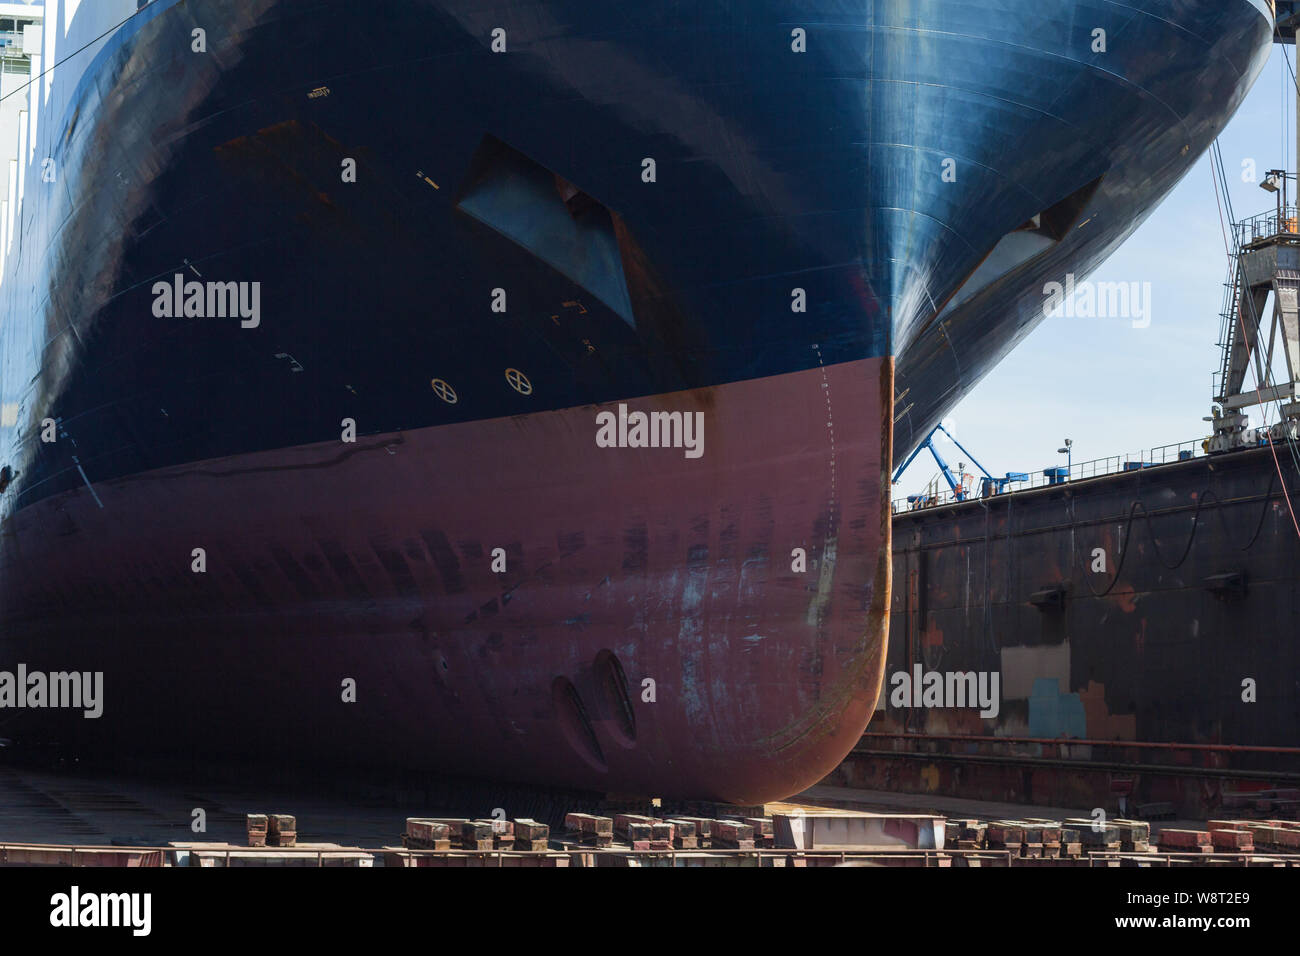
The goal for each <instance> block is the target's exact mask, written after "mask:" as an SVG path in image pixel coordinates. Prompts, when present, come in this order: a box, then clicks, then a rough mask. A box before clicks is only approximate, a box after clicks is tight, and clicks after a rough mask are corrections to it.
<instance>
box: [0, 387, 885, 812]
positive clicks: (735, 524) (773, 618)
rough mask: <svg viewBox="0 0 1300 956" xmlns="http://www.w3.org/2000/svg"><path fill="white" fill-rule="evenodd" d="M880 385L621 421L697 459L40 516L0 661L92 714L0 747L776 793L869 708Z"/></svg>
mask: <svg viewBox="0 0 1300 956" xmlns="http://www.w3.org/2000/svg"><path fill="white" fill-rule="evenodd" d="M890 387H891V377H890V366H889V363H888V362H881V361H866V362H860V363H850V364H845V365H839V366H835V367H832V368H828V369H824V370H815V371H809V372H802V373H796V374H794V375H790V376H785V377H782V378H779V379H765V380H760V381H756V382H745V383H738V384H734V385H728V386H722V387H719V388H716V389H710V390H705V391H700V392H685V393H678V394H675V395H673V396H667V397H663V398H662V400H661V401H659V402H656V401H654V400H653V399H646V400H641V401H635V402H632V403H630V404H629V405H627V406H625V407H626V409H627V414H628V415H633V414H635V413H636V412H637V411H639V410H644V409H648V408H654V407H662V406H663V405H671V406H673V407H674V408H676V409H677V410H679V411H681V412H684V413H694V412H696V411H701V412H703V413H704V414H705V415H707V418H706V421H707V423H708V425H707V427H708V429H709V430H708V431H707V432H706V445H705V448H704V450H705V454H704V455H703V456H702V457H701V458H699V459H692V458H689V457H687V456H686V455H685V454H684V450H683V449H679V448H616V447H615V448H601V447H598V446H597V443H596V441H595V437H596V433H597V430H598V429H597V424H596V422H597V416H598V415H599V414H601V412H602V411H611V413H617V409H616V408H615V409H609V408H602V407H598V406H592V407H588V408H579V409H570V410H563V411H556V412H544V413H539V414H536V415H528V416H516V417H511V418H503V419H494V420H489V421H484V422H474V423H466V424H461V425H448V426H443V427H441V428H436V429H423V430H417V431H413V432H400V433H394V434H388V435H376V436H367V437H365V438H363V439H361V440H358V441H357V442H356V443H355V444H342V445H341V444H339V443H327V444H323V445H310V446H304V447H301V448H295V449H286V450H282V451H272V452H265V453H260V454H256V455H248V456H240V457H237V458H228V459H218V460H212V461H205V462H198V463H194V464H192V465H187V466H181V467H178V468H173V469H163V470H159V471H153V472H145V473H142V474H139V475H134V476H131V477H129V478H122V479H115V480H112V481H108V482H102V483H97V484H96V486H95V496H92V495H91V493H90V492H89V490H86V489H83V490H81V491H78V492H74V493H71V494H69V495H65V496H58V497H56V498H52V499H47V500H46V501H44V502H42V503H41V504H38V505H36V506H34V507H32V508H28V509H24V510H23V512H21V514H20V515H19V516H18V517H17V519H16V520H15V521H14V522H13V523H12V524H11V527H10V534H9V535H8V536H7V537H6V538H5V541H4V544H3V548H4V553H5V566H6V568H7V574H6V586H7V589H8V592H7V593H8V594H9V595H10V596H11V600H12V601H14V603H15V605H16V606H19V607H22V608H24V609H25V611H26V614H25V615H24V616H23V617H17V616H12V615H11V616H10V618H9V628H10V630H9V634H10V640H9V641H8V642H7V644H6V651H7V654H8V655H12V656H13V657H14V658H15V659H17V660H20V661H23V662H25V663H26V665H27V667H28V669H29V671H62V670H66V669H68V668H69V667H75V668H76V669H77V670H81V671H100V672H102V673H103V674H104V682H105V684H104V686H105V690H104V700H103V714H102V716H100V717H98V718H93V719H87V718H85V717H83V716H82V713H81V712H80V711H69V712H63V713H60V712H55V711H43V712H37V711H29V712H28V714H27V715H26V717H27V719H26V720H22V721H21V725H22V740H23V743H24V745H25V746H27V747H41V746H43V744H44V743H46V742H47V741H48V742H50V743H54V742H56V741H57V742H59V744H60V746H61V749H62V751H63V752H64V753H65V754H67V755H68V756H84V757H92V756H93V757H95V758H96V759H98V760H111V759H113V758H114V756H115V755H129V754H131V753H134V752H137V751H139V750H141V749H142V748H145V747H147V749H150V750H152V751H154V752H166V751H168V750H172V751H174V752H175V753H176V754H178V755H184V754H187V753H189V752H191V751H193V750H196V749H197V750H199V751H201V752H205V753H210V754H214V755H218V756H222V757H226V758H231V759H233V758H242V759H251V760H253V761H255V762H256V761H268V762H269V761H273V760H275V759H276V758H277V757H283V756H285V755H292V761H293V762H295V763H308V764H310V765H313V766H317V767H323V766H331V765H333V766H347V765H350V766H354V767H364V766H367V765H370V766H379V765H384V766H399V767H403V768H405V769H407V770H410V771H412V772H420V771H435V770H438V769H444V770H445V769H447V768H454V769H455V770H456V772H458V773H461V774H468V775H474V776H482V777H492V778H498V779H507V780H528V781H537V782H543V783H548V784H555V785H562V786H569V787H579V788H582V789H590V790H619V791H624V792H634V793H653V794H662V795H665V796H679V797H703V798H712V799H718V800H731V801H737V802H754V801H760V800H764V799H772V798H776V797H780V796H785V795H787V794H788V793H791V792H794V791H797V790H799V789H801V788H802V787H805V786H807V785H810V784H812V783H814V782H815V781H816V780H818V779H820V778H821V777H822V776H824V775H825V774H826V773H828V772H829V771H830V770H831V769H832V768H833V767H834V766H835V764H836V763H837V762H838V760H839V758H840V757H841V756H842V755H843V753H844V752H845V751H846V750H847V749H848V748H849V747H850V746H852V744H853V743H854V742H855V741H856V740H857V739H858V737H859V736H860V735H861V732H862V730H863V728H864V727H865V726H866V723H867V720H868V718H869V716H870V714H871V712H872V709H873V708H874V706H875V695H876V691H877V689H878V687H879V683H880V675H881V668H882V665H883V659H884V658H883V652H884V647H883V644H882V642H881V640H880V634H881V630H882V626H883V624H884V622H885V620H886V607H885V602H884V599H885V596H886V595H887V594H888V575H889V562H888V560H887V557H886V556H887V554H888V550H887V542H888V535H889V525H888V506H887V503H886V504H883V505H882V503H883V502H886V498H885V492H886V490H887V489H886V487H885V485H884V483H883V479H882V478H881V475H882V473H883V472H884V470H885V468H884V463H887V462H888V461H889V448H888V445H887V440H888V435H889V431H888V429H885V428H882V427H881V423H882V419H881V410H882V409H883V408H885V407H887V405H888V399H889V395H890ZM773 403H775V404H773ZM774 407H775V408H779V409H782V410H783V411H782V412H781V413H780V414H772V409H773V408H774ZM881 436H885V442H884V443H882V440H881ZM772 449H780V454H779V455H773V454H769V453H768V452H769V450H772ZM520 463H526V467H520ZM840 475H842V476H844V477H842V478H841V477H839V476H840ZM854 476H856V477H854ZM539 479H542V480H539ZM96 496H97V498H98V501H97V500H96ZM101 505H102V507H101ZM234 515H238V518H237V520H236V519H232V516H234ZM196 548H197V549H201V551H202V556H201V560H199V559H196V557H195V552H194V549H196ZM498 549H500V550H499V551H498ZM494 552H496V554H494ZM109 555H111V556H112V558H111V560H106V556H109ZM196 562H197V563H196ZM196 632H201V634H202V637H203V639H202V640H201V641H198V640H194V637H195V634H196ZM15 634H21V635H23V637H21V638H17V639H16V638H15V637H14V635H15ZM11 713H13V714H18V713H19V712H11ZM17 722H19V718H18V717H15V723H17ZM12 733H13V731H12V730H11V734H12ZM685 739H689V740H690V741H691V742H692V743H691V746H690V747H689V748H687V747H683V746H681V741H682V740H685Z"/></svg>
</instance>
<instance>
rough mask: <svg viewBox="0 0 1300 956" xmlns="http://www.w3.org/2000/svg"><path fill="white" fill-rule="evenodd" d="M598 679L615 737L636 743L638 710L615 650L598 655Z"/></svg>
mask: <svg viewBox="0 0 1300 956" xmlns="http://www.w3.org/2000/svg"><path fill="white" fill-rule="evenodd" d="M594 669H595V672H596V679H597V680H598V681H599V682H600V686H601V690H602V692H603V694H604V697H605V707H606V709H607V711H608V713H609V717H610V720H611V723H612V724H613V727H614V732H615V739H617V740H618V741H619V743H622V744H626V745H628V746H631V745H632V744H635V743H636V712H635V711H634V710H633V709H632V697H631V695H630V694H629V692H628V686H627V674H625V673H624V671H623V665H622V663H621V662H620V661H619V659H618V657H617V656H615V654H614V652H613V651H609V650H604V651H601V652H600V653H599V654H597V655H596V663H595V667H594Z"/></svg>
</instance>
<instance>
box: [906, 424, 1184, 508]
mask: <svg viewBox="0 0 1300 956" xmlns="http://www.w3.org/2000/svg"><path fill="white" fill-rule="evenodd" d="M1204 441H1205V439H1197V440H1193V441H1184V442H1177V443H1176V444H1172V445H1160V446H1158V447H1156V448H1151V449H1148V450H1147V451H1143V452H1137V453H1135V454H1131V455H1110V456H1109V457H1106V458H1093V459H1090V460H1088V461H1076V462H1074V463H1073V464H1071V465H1069V466H1068V467H1067V466H1066V465H1064V464H1060V465H1052V466H1049V467H1047V468H1039V469H1038V470H1036V471H1031V472H1029V473H1028V474H1029V477H1028V479H1027V480H1025V481H1016V482H1009V483H1007V485H1006V487H1005V489H1004V490H1003V491H1001V492H998V493H995V494H993V495H992V496H991V497H994V498H1000V497H1004V496H1006V495H1009V494H1015V493H1017V492H1021V491H1032V490H1034V489H1036V488H1046V487H1049V486H1051V485H1064V484H1067V483H1069V482H1072V481H1086V480H1088V479H1090V478H1101V477H1103V476H1105V475H1115V474H1120V473H1121V472H1126V471H1139V470H1142V469H1146V468H1154V467H1156V466H1158V465H1168V464H1173V463H1175V462H1180V461H1190V460H1191V459H1193V458H1199V457H1202V456H1203V455H1204V454H1205V450H1204V448H1203V447H1202V443H1203V442H1204ZM967 477H970V476H969V475H967ZM983 481H984V479H983V478H982V477H981V476H976V477H975V478H974V480H973V483H972V484H971V487H969V488H967V490H966V494H965V496H964V497H958V495H957V494H956V493H955V492H953V491H952V490H951V489H944V490H943V491H941V492H938V493H922V494H918V495H909V496H907V497H905V498H895V499H894V501H893V505H892V507H893V511H894V514H901V513H902V512H905V511H922V510H925V509H927V508H937V507H939V506H941V505H952V504H962V503H965V502H970V501H975V500H978V499H980V498H981V497H983V496H982V495H981V485H982V483H983Z"/></svg>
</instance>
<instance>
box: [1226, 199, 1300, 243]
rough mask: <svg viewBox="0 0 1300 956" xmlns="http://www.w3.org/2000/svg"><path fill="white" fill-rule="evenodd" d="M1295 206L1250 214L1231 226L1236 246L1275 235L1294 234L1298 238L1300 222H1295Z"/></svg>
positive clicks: (1299, 235) (1299, 236)
mask: <svg viewBox="0 0 1300 956" xmlns="http://www.w3.org/2000/svg"><path fill="white" fill-rule="evenodd" d="M1297 218H1298V217H1297V210H1296V207H1295V206H1283V207H1282V209H1281V210H1280V211H1279V210H1276V209H1272V210H1269V211H1268V212H1262V213H1260V214H1259V215H1258V216H1251V217H1250V218H1249V219H1244V220H1242V221H1241V222H1239V223H1237V224H1236V225H1235V226H1233V229H1234V231H1235V233H1236V240H1237V245H1238V247H1240V246H1246V245H1250V244H1251V243H1253V242H1260V241H1261V240H1264V239H1271V238H1273V237H1275V236H1294V237H1295V238H1296V239H1300V224H1298V223H1297Z"/></svg>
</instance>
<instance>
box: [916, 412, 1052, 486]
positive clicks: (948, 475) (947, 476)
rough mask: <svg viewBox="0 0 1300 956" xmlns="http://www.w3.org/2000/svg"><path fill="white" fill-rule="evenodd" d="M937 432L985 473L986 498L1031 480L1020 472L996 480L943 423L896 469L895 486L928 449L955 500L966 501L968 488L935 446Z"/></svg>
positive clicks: (1009, 473) (983, 482) (935, 427)
mask: <svg viewBox="0 0 1300 956" xmlns="http://www.w3.org/2000/svg"><path fill="white" fill-rule="evenodd" d="M935 432H943V433H944V434H945V435H947V436H948V440H949V441H950V442H952V443H953V444H954V445H956V446H957V448H958V449H959V450H960V451H961V453H962V454H963V455H965V456H966V457H967V458H969V459H970V462H971V464H972V465H974V466H975V467H976V468H978V469H979V470H980V471H982V472H984V477H983V478H982V479H981V480H980V486H981V488H982V493H983V495H984V496H985V497H987V496H989V495H995V494H1001V493H1002V492H1003V491H1005V490H1006V487H1007V485H1008V484H1010V483H1011V482H1013V481H1028V480H1029V475H1027V474H1025V473H1024V472H1019V471H1009V472H1007V474H1006V477H1004V478H994V477H993V476H992V475H991V474H989V471H988V469H987V468H985V467H984V466H983V465H981V464H980V463H979V462H978V461H976V460H975V456H974V455H972V454H971V453H970V452H969V451H967V450H966V449H965V448H964V447H963V446H962V443H961V442H959V441H958V440H957V439H956V438H954V437H953V435H952V432H950V431H948V429H946V428H944V427H943V423H942V422H940V423H939V424H938V425H935V426H934V428H933V429H932V430H931V431H930V434H928V435H926V436H925V441H923V442H921V444H919V445H917V446H916V450H915V451H913V452H912V453H911V454H910V455H908V456H907V458H906V460H904V462H903V463H902V464H901V465H899V466H898V467H897V468H895V469H894V477H893V479H892V481H893V483H894V484H898V479H899V478H901V477H902V475H903V472H904V471H906V470H907V466H908V465H910V464H911V463H912V462H913V461H914V460H915V459H916V456H917V455H919V454H921V452H922V451H925V450H927V449H928V450H929V452H930V454H931V455H933V456H934V460H935V461H936V462H937V463H938V465H939V471H940V472H942V473H943V477H944V480H945V481H947V482H948V487H949V488H951V489H952V496H953V498H955V499H956V500H957V501H965V500H966V498H967V496H968V494H969V492H967V491H966V488H965V486H963V485H962V483H961V481H960V480H959V479H958V478H957V477H955V476H954V475H953V473H952V469H951V468H949V467H948V463H947V462H946V461H944V459H943V455H941V454H939V449H938V448H936V447H935V446H934V436H935ZM915 497H916V496H911V497H909V498H908V500H909V501H911V500H913V498H915Z"/></svg>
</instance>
